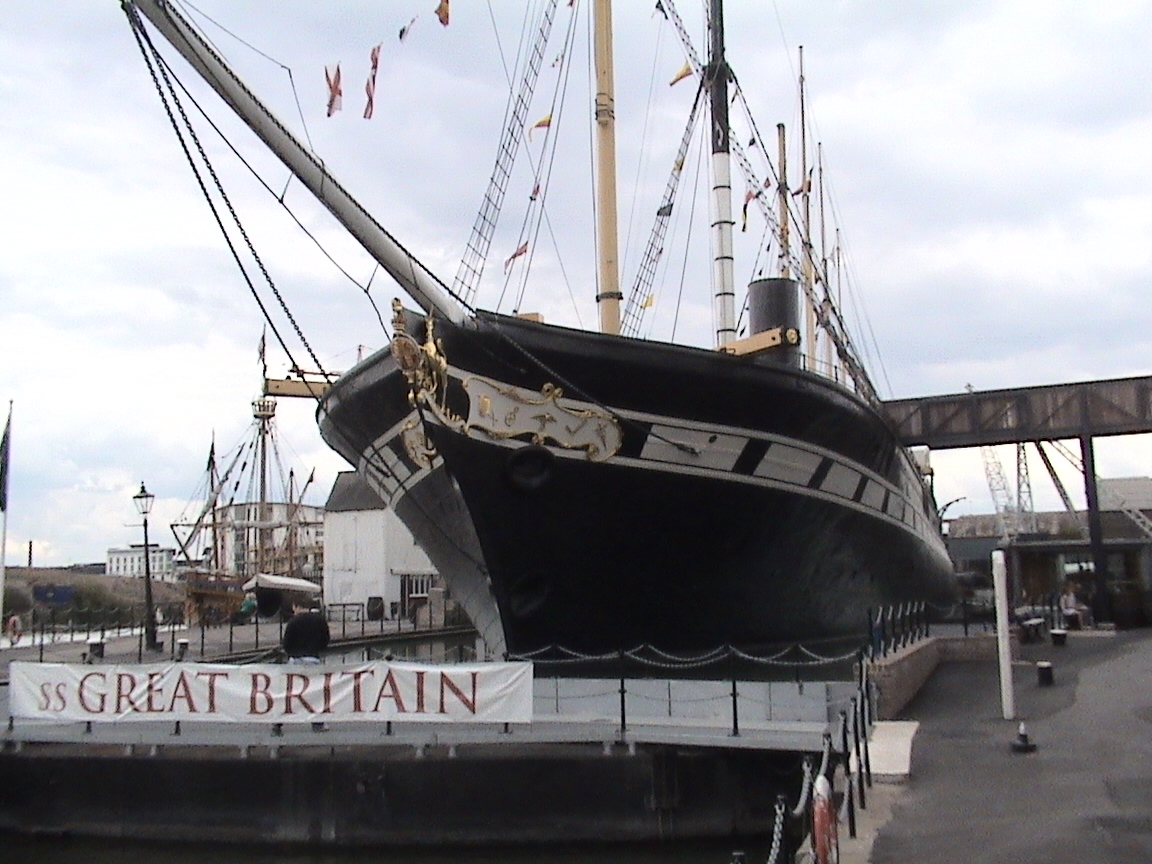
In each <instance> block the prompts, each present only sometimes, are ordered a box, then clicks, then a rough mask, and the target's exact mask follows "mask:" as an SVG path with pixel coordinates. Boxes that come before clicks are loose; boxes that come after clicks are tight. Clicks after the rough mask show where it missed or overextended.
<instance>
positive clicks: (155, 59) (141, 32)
mask: <svg viewBox="0 0 1152 864" xmlns="http://www.w3.org/2000/svg"><path fill="white" fill-rule="evenodd" d="M124 8H125V11H126V13H127V14H128V17H129V21H131V22H132V24H133V32H134V33H135V34H136V42H137V44H138V45H139V46H140V50H141V53H142V54H143V55H144V60H145V62H146V63H148V70H149V73H150V74H151V75H152V81H153V83H154V84H155V85H156V89H157V92H158V93H159V94H160V99H161V101H162V102H163V103H164V110H165V112H166V113H167V114H168V119H169V121H170V122H171V123H172V128H173V130H174V131H175V132H176V136H177V138H178V140H179V141H180V146H181V148H182V149H183V150H184V155H185V156H186V157H187V159H188V164H189V165H190V166H191V167H192V171H193V173H194V174H195V176H196V181H197V183H198V184H199V185H200V190H201V191H202V192H203V193H204V198H205V200H206V201H207V202H208V206H209V207H210V208H211V209H212V214H213V216H214V217H215V218H216V223H217V225H219V227H220V230H221V232H222V233H223V234H224V237H225V239H226V241H227V243H228V248H229V249H230V250H231V251H232V255H233V257H234V258H235V259H236V263H237V265H238V266H239V267H240V269H241V272H242V273H243V274H244V281H245V282H246V283H247V284H248V287H249V290H250V291H251V292H252V296H253V297H254V298H255V299H256V302H257V303H258V304H259V306H260V311H261V312H262V313H263V314H264V318H265V320H266V321H267V322H268V325H269V327H271V328H272V333H273V335H274V336H275V337H276V339H277V341H278V342H279V343H280V345H281V347H282V348H283V349H284V352H285V353H286V354H287V355H288V358H289V360H291V361H292V364H293V365H294V366H298V364H297V363H296V361H295V359H294V358H293V356H292V352H291V351H290V350H289V349H288V346H287V344H286V343H285V341H284V338H283V337H282V336H281V335H280V332H279V330H278V329H277V327H276V324H275V322H274V321H273V320H272V317H271V315H270V314H269V313H268V310H267V308H266V306H265V305H264V303H263V301H262V300H261V299H260V297H259V294H258V293H257V291H256V286H255V285H254V284H253V283H252V281H251V279H250V278H249V277H248V274H247V271H246V270H245V269H244V265H243V262H242V261H241V260H240V256H239V254H238V253H237V251H236V248H235V245H234V244H233V243H232V239H231V237H230V236H229V234H228V231H227V229H226V228H225V227H224V222H223V220H222V219H221V218H220V215H219V211H218V210H217V208H216V205H215V203H214V202H213V201H212V197H211V193H209V191H208V188H207V186H206V184H205V183H204V180H203V177H202V175H201V173H200V170H199V168H198V167H197V165H196V161H195V160H194V159H193V157H192V154H191V152H190V151H189V149H188V145H187V142H186V141H185V140H184V134H183V132H182V131H181V129H180V126H179V124H178V123H177V122H176V118H175V117H174V116H173V114H172V109H171V106H170V105H169V103H168V98H169V97H170V98H171V100H172V105H174V106H175V107H176V110H177V111H178V112H179V113H180V118H181V120H182V121H183V123H184V129H185V130H186V131H187V135H188V137H189V138H190V139H191V140H192V143H193V144H194V145H195V146H196V150H197V152H198V153H199V155H200V159H201V160H202V161H203V163H204V167H205V169H206V170H207V171H208V173H209V175H210V176H211V178H212V182H213V183H214V184H215V186H216V191H217V192H218V193H219V195H220V199H221V200H222V201H223V202H224V205H225V206H226V207H227V208H228V213H229V215H230V216H231V217H232V221H233V223H234V224H235V226H236V229H237V230H238V231H239V232H240V236H241V237H242V238H243V240H244V243H245V245H246V246H247V247H248V252H249V254H250V255H251V256H252V258H253V260H254V261H255V262H256V265H257V266H258V267H259V268H260V272H261V274H263V276H264V280H265V282H266V283H267V284H268V287H269V289H270V290H271V291H272V293H273V295H274V296H275V297H276V300H277V302H278V303H279V305H280V309H281V310H282V311H283V313H284V315H285V316H286V317H287V318H288V321H289V323H290V324H291V325H292V329H293V330H294V331H295V332H296V336H297V338H298V339H299V340H300V342H301V344H302V345H303V346H304V348H305V350H306V351H307V352H308V356H309V357H310V358H311V359H312V362H313V363H314V364H315V367H316V368H317V369H319V370H320V371H321V373H322V374H324V366H323V364H322V363H321V362H320V359H319V358H318V357H317V356H316V352H315V351H313V350H312V346H311V345H310V344H309V343H308V339H307V338H306V337H305V336H304V332H303V331H302V330H301V329H300V325H299V324H298V323H297V322H296V318H295V316H293V314H292V311H291V310H290V309H289V308H288V304H287V303H286V302H285V300H284V298H283V296H282V295H281V294H280V290H279V289H278V288H277V287H276V285H275V283H274V282H273V281H272V277H271V275H270V274H269V273H268V270H267V268H266V267H265V266H264V262H263V261H262V260H261V258H260V255H259V254H258V253H257V252H256V248H255V246H254V245H253V243H252V240H251V238H249V236H248V232H247V231H246V230H245V229H244V226H243V224H242V223H241V221H240V217H239V214H237V212H236V209H235V208H234V207H233V206H232V201H231V199H229V197H228V193H227V192H225V191H224V186H223V184H222V183H221V182H220V178H219V177H218V176H217V174H216V171H215V169H214V168H213V167H212V163H211V161H210V160H209V159H208V154H207V153H206V152H205V151H204V147H203V145H202V144H201V143H200V138H199V136H198V135H197V134H196V131H195V129H193V127H192V123H191V121H190V120H189V119H188V115H187V113H185V111H184V106H183V105H182V104H181V102H180V99H179V97H178V96H177V94H176V89H175V88H174V87H173V86H172V81H171V78H170V77H169V75H168V71H167V69H166V66H165V64H164V61H163V59H162V58H161V56H160V52H159V51H157V50H156V46H155V45H154V44H153V43H152V40H151V38H150V37H149V35H148V32H147V31H146V30H145V29H144V27H143V25H142V22H141V21H140V19H139V15H138V13H137V12H136V10H135V7H131V11H129V9H130V7H129V6H128V5H127V4H125V6H124ZM145 44H147V49H148V50H147V51H146V50H145ZM149 51H150V52H151V58H150V57H149V54H148V52H149ZM157 71H158V72H159V75H160V77H161V78H163V79H164V86H166V87H167V89H168V96H165V93H164V90H163V89H162V87H161V85H160V82H159V80H158V79H157V76H156V72H157ZM325 377H327V375H325Z"/></svg>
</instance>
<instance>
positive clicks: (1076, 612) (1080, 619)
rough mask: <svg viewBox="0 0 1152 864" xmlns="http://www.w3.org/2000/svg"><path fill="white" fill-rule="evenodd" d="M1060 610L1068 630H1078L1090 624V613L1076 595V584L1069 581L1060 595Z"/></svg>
mask: <svg viewBox="0 0 1152 864" xmlns="http://www.w3.org/2000/svg"><path fill="white" fill-rule="evenodd" d="M1060 611H1061V612H1062V613H1063V615H1064V626H1065V627H1067V628H1068V629H1069V630H1079V629H1081V628H1083V627H1091V626H1092V613H1091V612H1090V611H1089V609H1088V607H1087V606H1086V605H1084V604H1083V603H1081V602H1080V600H1079V598H1078V597H1077V596H1076V586H1075V585H1073V584H1072V583H1071V582H1069V583H1068V585H1067V586H1066V587H1065V588H1064V593H1063V594H1061V595H1060Z"/></svg>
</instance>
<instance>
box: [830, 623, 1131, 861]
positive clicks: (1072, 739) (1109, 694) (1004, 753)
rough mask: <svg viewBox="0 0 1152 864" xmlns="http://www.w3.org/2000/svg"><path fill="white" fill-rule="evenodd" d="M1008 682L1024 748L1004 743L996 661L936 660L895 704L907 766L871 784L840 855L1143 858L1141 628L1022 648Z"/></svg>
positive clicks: (1006, 725) (1007, 739)
mask: <svg viewBox="0 0 1152 864" xmlns="http://www.w3.org/2000/svg"><path fill="white" fill-rule="evenodd" d="M1041 660H1046V661H1049V662H1051V663H1052V664H1053V670H1054V678H1055V683H1054V685H1053V686H1050V687H1042V686H1040V684H1039V676H1038V675H1037V672H1036V666H1035V663H1036V662H1037V661H1041ZM1013 680H1014V682H1015V685H1016V703H1017V714H1018V718H1019V719H1022V720H1025V721H1026V722H1027V732H1028V736H1029V738H1030V740H1031V741H1032V742H1033V743H1035V744H1036V745H1037V750H1036V752H1034V753H1027V754H1015V753H1013V752H1011V748H1010V744H1011V742H1012V740H1013V739H1014V738H1015V737H1016V734H1017V726H1018V723H1019V720H1015V721H1007V720H1004V719H1002V718H1001V709H1000V696H999V682H998V678H997V670H996V666H995V664H992V663H952V664H945V665H942V666H941V667H940V668H939V669H938V670H937V671H936V673H935V674H934V675H933V677H932V678H931V679H930V680H929V682H928V683H927V684H926V685H925V687H924V689H923V690H922V691H921V692H920V694H919V695H918V696H917V697H916V699H915V700H914V701H913V702H912V703H911V704H910V705H909V706H908V708H907V709H906V710H905V712H904V714H905V716H906V717H907V719H908V720H910V721H916V722H917V723H918V724H919V725H918V727H916V729H915V735H914V737H913V738H912V739H911V741H912V746H911V750H910V763H909V769H910V773H909V774H908V777H907V779H906V780H905V781H904V782H903V783H896V784H893V783H889V784H884V783H876V784H875V785H874V786H873V787H872V789H871V790H869V791H870V795H869V797H868V809H867V810H866V811H865V812H864V813H862V814H860V815H861V818H860V820H859V828H860V832H859V834H860V837H859V839H858V840H855V841H853V840H848V839H844V840H843V841H842V843H841V859H840V860H841V861H842V862H844V864H865V862H873V864H908V862H913V861H914V862H916V864H935V862H940V864H944V862H947V864H960V862H963V864H983V862H988V864H992V862H996V864H1017V862H1019V864H1030V862H1036V864H1041V862H1042V864H1072V862H1076V864H1082V862H1086V861H1090V862H1109V864H1111V862H1125V864H1127V862H1133V864H1134V862H1148V861H1152V633H1148V632H1147V631H1135V632H1128V633H1121V634H1117V635H1112V634H1109V635H1095V634H1092V633H1084V634H1076V633H1073V634H1070V638H1069V639H1068V643H1067V645H1066V646H1065V647H1062V648H1058V647H1054V646H1051V645H1048V644H1043V645H1026V646H1023V650H1022V656H1021V661H1020V662H1018V663H1017V664H1016V665H1015V666H1014V675H1013ZM881 728H883V727H881ZM905 731H907V729H906V730H905ZM895 749H896V751H897V755H898V753H899V750H900V747H899V746H896V747H895ZM881 750H882V748H881V747H878V746H876V745H874V749H873V753H874V754H876V753H878V752H880V751H881ZM905 753H908V751H907V747H906V745H905ZM876 759H877V756H876V755H873V760H876ZM874 767H875V761H874ZM846 835H847V830H846V828H845V827H843V826H842V827H841V836H842V837H844V838H846Z"/></svg>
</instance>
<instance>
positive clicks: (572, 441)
mask: <svg viewBox="0 0 1152 864" xmlns="http://www.w3.org/2000/svg"><path fill="white" fill-rule="evenodd" d="M410 329H411V330H412V331H414V332H413V336H415V337H416V338H417V340H421V339H423V338H424V333H423V332H422V326H421V325H419V324H418V322H416V321H412V322H411V326H410ZM436 336H437V337H438V340H439V341H438V342H437V343H435V344H436V346H437V350H436V351H434V352H433V353H434V354H435V356H436V357H437V358H438V360H439V363H440V366H439V367H438V370H437V375H435V376H432V377H431V378H430V379H428V380H425V381H423V382H420V381H417V382H416V384H415V386H414V388H413V389H414V390H415V391H416V396H415V400H414V401H410V399H409V389H410V381H409V378H406V377H405V375H404V374H403V373H402V372H401V370H400V368H399V367H398V365H397V363H396V361H395V360H394V359H393V358H392V356H391V355H390V354H388V353H386V352H382V353H381V354H378V355H376V356H375V357H373V358H370V359H369V360H368V361H366V362H365V363H363V364H361V365H360V366H358V367H357V368H356V369H354V370H352V371H351V372H350V373H349V374H348V375H346V376H345V377H344V378H343V379H341V381H340V382H338V383H337V385H336V386H335V387H334V388H333V389H332V391H331V393H330V395H329V397H328V400H327V402H326V404H325V409H324V412H323V413H322V417H321V429H322V433H323V435H324V437H325V439H326V440H327V441H328V442H329V444H331V445H332V446H333V447H334V448H335V449H336V450H337V451H339V452H340V453H341V454H342V455H344V456H345V457H346V458H348V459H349V460H350V461H351V462H353V464H356V465H358V466H359V467H360V469H361V470H362V472H363V473H364V474H365V476H367V477H368V479H369V481H370V482H371V483H372V484H373V485H374V487H375V488H376V489H377V491H379V492H381V494H382V495H384V496H385V498H386V499H388V500H390V501H391V502H392V503H393V504H394V506H395V507H396V509H397V513H398V514H399V515H400V517H401V518H402V519H403V520H404V521H405V522H406V523H407V524H408V525H409V527H410V528H411V529H412V530H413V533H414V534H415V535H416V537H417V539H418V540H419V541H420V542H421V543H422V545H424V547H425V549H426V551H427V552H428V553H429V555H430V557H431V558H432V559H433V562H434V563H436V564H437V566H438V568H439V569H440V570H441V572H442V573H443V574H444V575H445V576H446V578H448V580H449V585H450V588H451V590H452V591H453V594H454V595H456V596H464V601H465V602H464V605H465V607H466V609H468V611H469V613H470V614H471V615H473V618H474V620H476V618H477V616H479V618H480V619H481V620H480V621H478V622H477V623H478V625H479V626H480V627H481V630H482V632H484V631H486V632H485V635H486V639H488V640H489V644H497V645H499V644H500V642H499V640H494V638H493V637H494V630H502V635H503V637H504V642H503V646H502V647H505V648H506V649H507V650H509V651H511V652H512V653H515V654H532V653H534V652H546V656H551V657H556V656H571V655H597V656H603V655H606V654H610V653H612V652H619V651H627V650H629V649H633V648H636V647H637V646H640V645H649V646H654V647H655V648H657V649H659V650H661V651H665V652H671V653H680V654H684V653H691V652H702V651H709V650H712V649H715V648H717V647H720V646H725V645H734V646H738V647H743V648H759V647H762V646H766V645H772V644H776V643H780V642H800V643H804V644H816V643H819V642H820V641H821V640H827V639H835V638H839V637H845V636H853V635H859V634H863V633H864V632H865V631H866V628H867V619H866V614H867V609H868V608H869V607H878V606H880V605H883V604H888V603H898V602H908V601H918V600H927V601H930V602H935V603H946V602H948V601H949V600H950V599H951V596H952V591H953V582H952V576H951V571H952V568H951V564H950V562H949V560H948V558H947V555H946V553H945V551H944V545H943V541H942V540H941V538H940V536H939V532H938V530H937V527H936V523H935V518H934V512H933V507H934V504H933V502H932V500H931V496H930V495H928V494H926V493H925V491H924V488H923V485H922V483H921V481H920V480H919V477H918V476H917V474H916V472H915V469H914V467H913V465H912V463H911V460H910V459H909V458H908V456H907V454H906V453H905V452H904V451H903V450H902V449H901V448H900V446H899V444H898V442H897V440H896V438H895V435H894V434H893V432H892V431H891V430H890V428H889V427H888V426H887V425H886V424H885V423H884V422H883V421H882V420H881V418H880V417H879V416H878V415H877V414H876V413H875V412H874V411H873V410H872V409H870V408H869V407H868V406H866V405H865V404H864V403H862V402H861V401H860V400H859V399H857V398H856V397H855V396H853V395H852V394H850V393H848V392H847V391H846V390H844V389H843V388H841V387H839V386H837V385H835V384H833V383H832V382H827V381H825V380H823V379H820V378H818V377H816V376H812V375H809V374H807V373H803V372H798V371H796V370H791V369H785V368H782V367H779V366H774V365H772V364H768V363H765V362H763V361H757V360H752V359H749V358H735V357H730V356H724V355H720V354H716V353H713V352H708V351H703V350H699V349H690V348H683V347H679V346H667V345H659V344H654V343H649V342H643V341H640V340H632V339H624V338H620V337H608V336H601V335H598V334H588V333H583V332H578V331H571V330H566V329H564V328H556V327H547V326H544V325H538V324H532V323H528V322H523V321H519V320H517V319H508V318H502V317H496V316H485V317H483V318H481V319H480V320H479V322H478V326H476V327H474V328H472V327H469V328H451V327H445V326H443V325H440V324H439V323H438V326H437V330H436ZM557 652H559V653H557Z"/></svg>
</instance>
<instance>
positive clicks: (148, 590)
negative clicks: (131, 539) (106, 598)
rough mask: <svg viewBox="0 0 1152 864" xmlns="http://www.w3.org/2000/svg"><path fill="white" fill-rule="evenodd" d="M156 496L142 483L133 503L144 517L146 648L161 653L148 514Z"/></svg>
mask: <svg viewBox="0 0 1152 864" xmlns="http://www.w3.org/2000/svg"><path fill="white" fill-rule="evenodd" d="M155 500H156V496H155V495H152V494H151V493H149V491H148V490H147V489H145V488H144V483H143V482H141V483H140V491H139V492H137V493H136V494H135V495H133V496H132V503H133V504H135V505H136V512H137V513H139V514H140V515H141V516H143V517H144V646H145V647H146V648H147V649H148V650H149V651H159V650H160V644H159V642H157V640H156V610H155V609H153V608H152V564H151V561H150V560H149V558H150V557H151V556H150V555H149V550H148V514H149V513H151V512H152V502H153V501H155Z"/></svg>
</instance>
